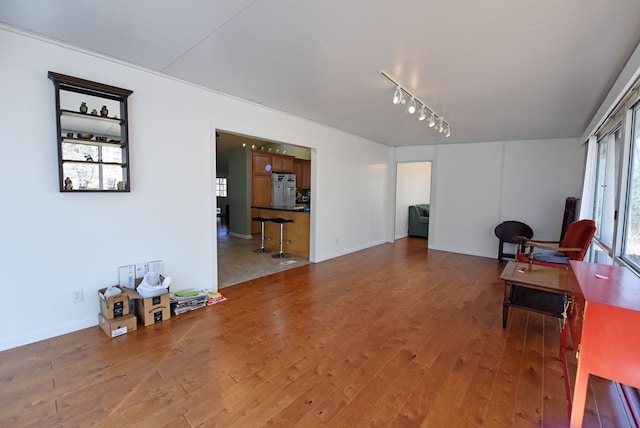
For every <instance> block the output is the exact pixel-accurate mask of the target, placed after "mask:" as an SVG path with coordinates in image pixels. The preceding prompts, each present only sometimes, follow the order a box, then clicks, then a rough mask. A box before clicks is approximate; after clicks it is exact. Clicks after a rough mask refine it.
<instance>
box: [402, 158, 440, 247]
mask: <svg viewBox="0 0 640 428" xmlns="http://www.w3.org/2000/svg"><path fill="white" fill-rule="evenodd" d="M396 177H397V181H396V183H397V185H396V222H395V239H400V238H403V237H405V236H407V235H408V228H409V205H415V204H428V203H430V202H431V162H404V163H398V164H396Z"/></svg>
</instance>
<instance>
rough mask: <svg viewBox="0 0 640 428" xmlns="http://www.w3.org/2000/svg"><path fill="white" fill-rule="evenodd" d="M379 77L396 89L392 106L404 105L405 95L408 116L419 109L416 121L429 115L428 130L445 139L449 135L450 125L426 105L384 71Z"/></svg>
mask: <svg viewBox="0 0 640 428" xmlns="http://www.w3.org/2000/svg"><path fill="white" fill-rule="evenodd" d="M380 75H381V76H382V77H384V78H386V79H387V80H389V81H390V82H391V83H393V85H394V86H395V87H396V90H395V92H394V93H393V104H395V105H400V104H404V103H405V102H406V100H405V98H404V96H405V94H406V95H407V96H408V97H409V98H411V101H410V102H409V106H408V107H407V112H408V113H409V114H414V113H415V112H416V110H417V109H418V108H420V115H419V116H418V120H419V121H424V120H425V119H426V118H427V113H431V116H429V120H428V121H427V123H428V124H429V128H434V129H435V130H437V131H438V132H440V133H442V132H444V135H445V137H448V136H450V135H451V124H450V123H449V122H447V121H445V120H444V119H443V118H442V116H439V115H438V114H436V112H435V111H433V109H432V108H431V107H429V106H428V105H426V104H425V103H423V102H422V101H420V100H419V99H418V98H416V97H415V96H414V95H413V94H412V93H411V92H409V91H407V90H406V89H405V88H403V87H402V86H401V85H400V84H399V83H398V82H396V81H395V80H393V79H392V78H391V77H390V76H389V75H388V74H387V73H385V72H384V71H381V72H380ZM436 123H437V125H436Z"/></svg>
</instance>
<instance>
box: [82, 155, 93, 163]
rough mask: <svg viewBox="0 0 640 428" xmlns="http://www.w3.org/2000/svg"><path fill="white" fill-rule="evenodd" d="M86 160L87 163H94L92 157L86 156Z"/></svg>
mask: <svg viewBox="0 0 640 428" xmlns="http://www.w3.org/2000/svg"><path fill="white" fill-rule="evenodd" d="M84 158H85V160H86V161H87V162H93V158H92V157H91V155H84Z"/></svg>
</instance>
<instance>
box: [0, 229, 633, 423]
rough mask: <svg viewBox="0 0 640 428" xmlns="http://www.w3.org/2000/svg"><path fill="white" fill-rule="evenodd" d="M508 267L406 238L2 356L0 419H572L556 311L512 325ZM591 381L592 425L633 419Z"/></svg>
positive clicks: (612, 392) (520, 315)
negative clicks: (109, 328) (122, 325)
mask: <svg viewBox="0 0 640 428" xmlns="http://www.w3.org/2000/svg"><path fill="white" fill-rule="evenodd" d="M503 266H504V264H502V263H499V262H498V261H497V260H492V259H487V258H480V257H473V256H465V255H459V254H452V253H446V252H440V251H433V250H430V251H427V249H426V245H425V240H424V239H419V238H406V239H401V240H399V241H396V243H395V244H385V245H381V246H377V247H374V248H371V249H367V250H364V251H360V252H357V253H355V254H351V255H347V256H344V257H340V258H336V259H333V260H329V261H327V262H323V263H318V264H311V265H306V266H302V267H299V268H296V269H292V270H288V271H285V272H281V273H277V274H274V275H271V276H268V277H265V278H259V279H257V280H253V281H250V282H245V283H242V284H238V285H235V286H231V287H228V288H225V289H224V294H225V295H226V297H228V299H229V300H228V301H226V302H223V303H220V304H217V305H213V306H210V307H207V308H203V309H199V310H197V311H193V312H191V313H187V314H183V315H180V316H178V317H173V318H171V319H170V320H167V321H165V322H163V323H161V324H157V325H154V326H150V327H146V328H145V327H142V326H139V327H138V330H137V331H134V332H131V333H129V334H127V335H124V336H121V337H118V338H115V339H113V340H110V339H109V338H107V336H106V335H105V334H104V333H103V332H102V331H101V330H100V329H99V327H93V328H89V329H85V330H82V331H78V332H75V333H72V334H68V335H64V336H60V337H56V338H53V339H50V340H45V341H41V342H38V343H34V344H31V345H28V346H24V347H21V348H16V349H12V350H8V351H4V352H2V353H0V385H1V386H2V388H1V389H0V412H1V413H2V420H1V422H0V425H1V426H11V427H23V426H38V427H42V426H128V427H131V426H140V427H147V426H148V427H152V426H153V427H155V426H169V427H196V426H205V427H209V426H210V427H230V426H237V427H257V426H285V427H293V426H301V427H358V426H363V427H364V426H385V427H386V426H389V427H418V426H425V427H475V426H487V427H527V426H545V427H547V426H548V427H561V426H567V425H568V417H567V410H566V404H565V397H564V384H563V377H562V370H561V365H560V361H559V359H558V346H559V340H560V331H559V323H558V320H557V319H554V318H551V317H543V316H542V315H539V314H533V313H527V312H525V311H522V310H518V309H513V310H511V311H510V319H509V324H508V326H507V329H506V330H503V329H502V325H501V316H502V298H503V285H502V283H501V282H500V280H499V275H500V272H501V271H502V269H503ZM96 307H97V304H96ZM590 385H591V388H590V397H589V402H588V409H587V412H586V419H585V420H586V424H585V425H587V426H606V427H609V426H610V427H614V426H615V427H620V426H629V423H628V421H626V420H625V418H624V414H623V412H622V411H621V404H620V403H621V402H620V398H619V397H618V395H617V390H616V389H615V388H614V387H613V385H612V384H611V383H610V382H608V381H604V380H598V379H593V378H592V381H591V382H590Z"/></svg>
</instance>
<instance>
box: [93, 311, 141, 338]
mask: <svg viewBox="0 0 640 428" xmlns="http://www.w3.org/2000/svg"><path fill="white" fill-rule="evenodd" d="M98 322H99V324H100V328H101V329H102V331H104V332H105V333H106V334H107V336H109V337H110V338H112V339H113V338H114V337H118V336H122V335H123V334H127V333H129V332H130V331H134V330H136V329H137V328H138V320H137V319H136V316H135V315H133V314H131V315H124V316H121V317H118V318H113V319H107V318H106V317H105V316H104V315H103V314H102V313H100V314H98Z"/></svg>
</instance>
